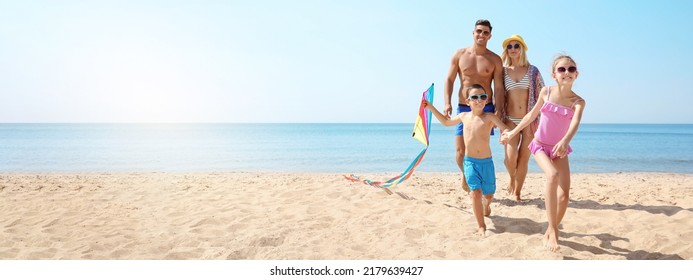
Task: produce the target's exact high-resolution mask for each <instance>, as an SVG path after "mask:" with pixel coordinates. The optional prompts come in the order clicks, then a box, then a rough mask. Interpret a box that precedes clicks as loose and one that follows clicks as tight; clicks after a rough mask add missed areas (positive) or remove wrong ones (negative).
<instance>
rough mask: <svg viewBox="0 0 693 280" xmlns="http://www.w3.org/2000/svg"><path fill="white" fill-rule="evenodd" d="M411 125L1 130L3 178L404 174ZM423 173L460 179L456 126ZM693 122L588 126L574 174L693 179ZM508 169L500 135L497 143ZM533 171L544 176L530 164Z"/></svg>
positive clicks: (582, 131) (578, 143)
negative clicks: (665, 174) (118, 174)
mask: <svg viewBox="0 0 693 280" xmlns="http://www.w3.org/2000/svg"><path fill="white" fill-rule="evenodd" d="M412 129H413V125H412V124H393V123H386V124H0V172H133V171H134V172H140V171H141V172H156V171H164V172H215V171H220V172H223V171H272V172H275V171H276V172H337V173H365V172H393V173H397V172H401V171H403V170H404V169H405V168H406V167H407V166H408V165H409V164H410V163H411V161H412V160H413V159H414V158H415V157H416V155H417V154H418V153H419V152H420V151H421V150H422V149H424V148H425V146H424V145H423V144H421V143H420V142H418V141H416V140H414V139H413V138H412V137H411V133H412ZM429 139H430V145H429V147H428V150H427V151H426V155H425V156H424V158H423V161H422V162H421V164H420V165H419V166H418V167H417V169H416V170H417V171H429V172H458V171H459V168H458V167H457V164H456V162H455V144H454V143H455V142H454V128H453V127H444V126H441V125H440V124H437V123H434V124H432V129H431V134H430V138H429ZM692 145H693V124H581V125H580V128H579V131H578V133H577V135H576V136H575V138H574V139H573V141H572V142H571V147H572V148H573V153H572V154H570V157H569V158H570V166H571V170H572V171H573V172H577V173H580V172H581V173H601V172H676V173H693V149H692V148H691V146H692ZM491 149H492V151H493V159H494V163H495V166H496V171H498V172H504V171H505V166H504V164H503V157H504V152H503V146H502V145H500V144H498V130H497V129H496V134H495V135H494V136H492V137H491ZM529 170H530V172H540V171H541V170H540V169H539V168H538V167H537V165H536V163H535V162H534V159H530V165H529Z"/></svg>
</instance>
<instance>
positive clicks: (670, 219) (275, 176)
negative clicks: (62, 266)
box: [0, 172, 693, 260]
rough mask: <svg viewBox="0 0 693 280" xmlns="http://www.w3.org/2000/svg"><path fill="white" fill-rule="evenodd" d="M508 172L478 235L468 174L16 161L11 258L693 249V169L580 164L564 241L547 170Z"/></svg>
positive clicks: (614, 253) (0, 204)
mask: <svg viewBox="0 0 693 280" xmlns="http://www.w3.org/2000/svg"><path fill="white" fill-rule="evenodd" d="M359 175H360V176H361V177H369V178H372V179H386V178H387V177H388V175H390V176H391V175H392V174H384V173H379V174H359ZM506 184H507V176H506V175H505V174H503V173H499V174H498V190H497V192H496V198H495V200H494V202H493V204H492V214H491V216H490V217H489V218H486V223H487V225H488V227H489V229H488V231H487V236H486V237H485V238H480V237H477V236H474V234H473V233H474V231H475V230H476V222H475V220H474V216H473V215H472V213H471V208H470V207H471V202H470V199H469V197H468V196H467V195H466V194H465V193H463V191H462V190H461V189H460V188H459V187H458V186H459V175H458V174H456V173H422V172H417V173H415V174H414V176H413V177H412V178H411V179H410V180H408V181H406V182H405V183H404V184H403V185H400V186H397V187H394V188H392V189H391V190H392V194H388V193H386V192H385V191H383V190H382V189H377V188H373V187H370V186H367V185H364V184H360V183H352V182H349V181H347V180H345V179H344V178H343V177H342V174H307V173H305V174H304V173H298V174H290V173H238V172H233V173H130V174H117V173H116V174H106V173H104V174H99V173H81V174H53V173H42V174H16V173H12V174H8V173H5V174H0V211H1V213H2V215H1V216H0V259H22V260H26V259H31V260H33V259H48V260H58V259H80V260H81V259H108V260H112V259H118V260H120V259H130V260H132V259H134V260H140V259H184V260H204V259H233V260H236V259H249V260H268V259H272V260H274V259H294V260H308V259H314V260H365V259H379V260H391V259H397V260H399V259H406V260H479V259H481V260H486V259H530V260H535V259H685V260H692V259H693V247H692V244H693V175H690V174H666V173H619V174H613V173H612V174H573V177H572V191H571V202H570V205H569V206H568V212H567V214H566V217H565V219H564V220H563V223H562V225H561V227H562V233H561V239H560V241H559V244H560V245H561V249H560V251H559V252H557V253H551V252H548V251H547V250H546V249H544V248H543V247H542V245H541V236H542V233H543V232H544V230H545V228H546V218H545V211H544V203H543V188H544V187H543V186H544V177H543V175H542V174H539V173H536V174H529V175H528V178H527V181H526V184H525V188H524V192H523V193H524V195H523V197H524V198H525V200H526V201H525V202H524V203H516V202H515V201H514V200H512V199H511V198H510V196H509V195H508V194H507V193H506V192H505V185H506Z"/></svg>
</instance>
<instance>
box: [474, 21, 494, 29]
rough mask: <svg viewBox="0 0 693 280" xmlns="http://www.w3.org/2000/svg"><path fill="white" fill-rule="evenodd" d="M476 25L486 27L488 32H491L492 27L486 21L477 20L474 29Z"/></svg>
mask: <svg viewBox="0 0 693 280" xmlns="http://www.w3.org/2000/svg"><path fill="white" fill-rule="evenodd" d="M477 25H483V26H488V31H493V27H492V26H491V22H490V21H488V19H480V20H477V21H476V24H474V26H475V27H476V26H477Z"/></svg>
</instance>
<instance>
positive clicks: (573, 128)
mask: <svg viewBox="0 0 693 280" xmlns="http://www.w3.org/2000/svg"><path fill="white" fill-rule="evenodd" d="M578 98H579V97H578ZM584 110H585V100H584V99H582V98H581V100H580V101H578V102H577V103H576V104H575V114H573V120H571V121H570V126H569V127H568V131H567V132H566V133H565V136H563V138H562V139H561V141H558V143H556V145H555V146H553V150H552V151H551V154H555V155H557V156H560V157H564V156H565V155H566V153H567V152H568V144H570V141H572V140H573V137H574V136H575V134H577V130H578V126H580V120H581V119H582V112H583V111H584Z"/></svg>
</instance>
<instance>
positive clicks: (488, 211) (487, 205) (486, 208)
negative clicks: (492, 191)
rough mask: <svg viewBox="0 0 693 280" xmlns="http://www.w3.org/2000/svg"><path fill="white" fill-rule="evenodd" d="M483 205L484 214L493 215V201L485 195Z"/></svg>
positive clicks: (482, 200) (482, 199)
mask: <svg viewBox="0 0 693 280" xmlns="http://www.w3.org/2000/svg"><path fill="white" fill-rule="evenodd" d="M481 205H483V206H484V216H486V217H488V216H491V203H490V202H488V200H486V198H485V197H483V198H481Z"/></svg>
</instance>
